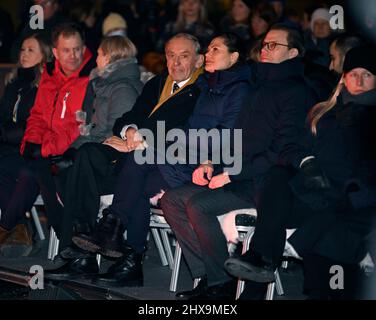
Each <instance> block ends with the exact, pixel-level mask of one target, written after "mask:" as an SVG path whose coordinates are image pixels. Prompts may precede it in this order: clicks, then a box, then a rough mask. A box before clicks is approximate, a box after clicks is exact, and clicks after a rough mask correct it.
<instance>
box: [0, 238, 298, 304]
mask: <svg viewBox="0 0 376 320" xmlns="http://www.w3.org/2000/svg"><path fill="white" fill-rule="evenodd" d="M46 234H47V233H46ZM149 246H150V248H149V250H148V251H147V254H146V257H145V260H144V286H143V287H136V288H99V287H93V286H92V284H91V283H90V281H88V280H85V279H78V280H75V281H72V282H68V283H64V284H62V283H59V284H56V283H53V284H47V285H46V286H45V287H47V288H49V290H44V291H43V290H39V291H38V292H35V291H33V292H32V293H31V294H28V293H29V291H28V289H27V288H25V287H24V286H20V285H15V284H10V283H9V282H4V281H0V299H71V298H76V299H80V298H84V299H136V300H174V299H175V293H174V292H170V291H169V286H170V278H171V270H170V268H169V267H168V266H162V264H161V259H160V257H159V253H158V250H157V249H156V246H155V244H154V241H153V240H152V239H150V241H149ZM47 247H48V240H47V239H46V240H44V241H36V243H35V245H34V247H33V248H26V247H8V248H2V250H1V251H0V269H1V268H2V269H3V270H7V272H10V273H12V272H15V273H17V272H19V273H20V274H21V276H20V277H21V278H22V274H26V273H27V272H28V270H29V269H30V267H31V266H33V265H41V266H42V267H43V268H44V269H46V270H47V269H51V268H54V267H55V266H54V264H53V263H52V262H51V261H49V260H47V259H46V257H47ZM173 248H174V247H173ZM22 255H24V256H22ZM109 265H111V262H110V261H106V260H105V259H102V261H101V272H105V271H106V269H107V268H108V266H109ZM12 270H14V271H12ZM280 275H281V280H282V284H283V289H284V295H283V296H278V295H276V294H275V299H276V300H302V299H305V296H303V295H302V294H301V292H302V287H301V286H302V270H301V266H300V265H299V264H297V263H294V262H292V263H289V266H288V268H287V270H283V271H281V272H280ZM0 278H1V270H0ZM192 284H193V283H192V280H191V277H190V275H189V272H188V269H187V267H186V265H185V262H184V260H183V261H182V263H181V268H180V272H179V278H178V285H177V291H181V290H188V289H190V288H192ZM61 286H64V288H70V289H72V288H73V291H74V292H79V294H78V295H77V296H74V294H72V295H67V294H66V293H62V292H61V291H64V290H60V291H59V290H58V289H57V287H60V288H61ZM51 288H53V289H51ZM93 288H94V289H96V290H92V289H93ZM68 291H69V290H68Z"/></svg>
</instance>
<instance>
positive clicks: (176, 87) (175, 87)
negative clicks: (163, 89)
mask: <svg viewBox="0 0 376 320" xmlns="http://www.w3.org/2000/svg"><path fill="white" fill-rule="evenodd" d="M179 89H180V87H179V86H178V84H177V83H176V82H175V83H174V85H173V86H172V93H175V92H176V91H178V90H179Z"/></svg>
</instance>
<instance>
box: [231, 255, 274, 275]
mask: <svg viewBox="0 0 376 320" xmlns="http://www.w3.org/2000/svg"><path fill="white" fill-rule="evenodd" d="M225 269H226V270H227V272H228V273H229V274H231V275H232V276H234V277H238V278H240V279H244V280H251V281H255V282H273V281H274V280H275V276H274V272H275V270H276V267H275V266H273V265H272V264H271V263H268V262H265V260H264V259H263V258H262V256H261V255H259V254H258V253H256V252H251V251H250V250H249V251H247V252H246V253H245V254H244V255H242V256H240V257H232V258H229V259H227V260H226V262H225Z"/></svg>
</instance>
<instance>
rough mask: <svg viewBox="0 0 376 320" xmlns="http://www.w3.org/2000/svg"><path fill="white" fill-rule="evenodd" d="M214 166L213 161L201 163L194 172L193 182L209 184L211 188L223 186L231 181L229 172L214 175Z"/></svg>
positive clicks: (203, 184) (201, 184)
mask: <svg viewBox="0 0 376 320" xmlns="http://www.w3.org/2000/svg"><path fill="white" fill-rule="evenodd" d="M213 172H214V167H213V165H212V164H211V163H204V164H201V165H200V166H199V167H198V168H196V170H195V171H193V174H192V182H193V183H194V184H197V185H199V186H206V185H208V187H209V189H217V188H221V187H223V186H224V185H226V184H228V183H230V182H231V180H230V177H229V175H228V173H227V172H223V173H221V174H218V175H215V176H214V177H213Z"/></svg>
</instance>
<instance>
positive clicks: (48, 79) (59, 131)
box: [20, 49, 92, 157]
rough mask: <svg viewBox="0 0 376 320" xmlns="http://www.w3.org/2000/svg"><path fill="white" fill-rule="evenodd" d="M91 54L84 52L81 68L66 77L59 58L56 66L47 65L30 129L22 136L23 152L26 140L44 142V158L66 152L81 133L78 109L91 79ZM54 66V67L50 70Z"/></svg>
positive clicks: (30, 121)
mask: <svg viewBox="0 0 376 320" xmlns="http://www.w3.org/2000/svg"><path fill="white" fill-rule="evenodd" d="M91 56H92V55H91V53H90V51H89V50H87V49H86V50H85V52H84V60H83V62H82V64H81V66H80V68H79V69H78V70H77V71H76V72H74V73H73V74H71V75H70V76H69V77H67V76H65V75H64V74H63V73H62V71H61V69H60V63H59V61H57V60H56V61H55V65H53V64H52V66H51V65H46V66H45V67H44V71H43V73H42V77H41V81H40V84H39V89H38V92H37V96H36V98H35V102H34V106H33V108H32V109H31V112H30V117H29V119H28V120H27V126H26V131H25V134H24V137H23V139H22V144H21V150H20V151H21V154H23V151H24V149H25V144H26V142H32V143H36V144H41V145H42V148H41V153H42V156H43V157H48V156H54V155H60V154H63V153H64V151H66V150H67V149H68V147H69V146H70V144H71V143H72V142H73V141H74V140H75V139H76V138H77V137H78V136H79V129H78V126H79V124H80V123H78V122H77V121H76V111H77V110H80V109H81V107H82V102H83V100H84V96H85V93H86V87H87V85H88V82H89V73H90V70H89V69H90V66H89V64H88V62H89V60H90V58H91ZM50 67H51V69H52V70H49V69H50Z"/></svg>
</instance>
